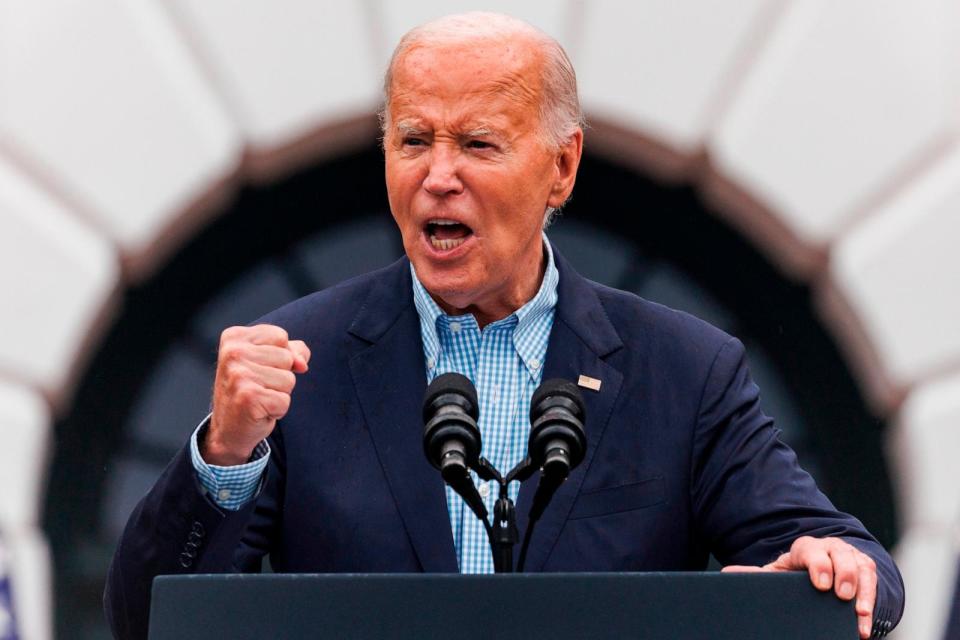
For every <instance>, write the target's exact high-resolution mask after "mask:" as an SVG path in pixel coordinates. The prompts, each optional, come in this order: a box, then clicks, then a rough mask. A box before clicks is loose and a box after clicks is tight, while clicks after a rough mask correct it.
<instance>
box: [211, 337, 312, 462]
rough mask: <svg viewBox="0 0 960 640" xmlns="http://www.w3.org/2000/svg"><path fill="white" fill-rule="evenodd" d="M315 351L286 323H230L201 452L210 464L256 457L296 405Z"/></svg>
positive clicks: (220, 352)
mask: <svg viewBox="0 0 960 640" xmlns="http://www.w3.org/2000/svg"><path fill="white" fill-rule="evenodd" d="M309 360H310V349H308V348H307V345H306V344H304V343H303V341H301V340H290V338H289V336H288V335H287V332H286V331H284V330H283V329H281V328H280V327H275V326H272V325H268V324H260V325H257V326H255V327H230V328H229V329H226V330H225V331H224V332H223V333H222V334H221V335H220V350H219V355H218V356H217V377H216V380H215V381H214V383H213V416H212V417H211V418H210V427H209V430H208V431H207V435H206V438H205V439H204V441H203V442H202V443H200V453H201V455H202V456H203V459H204V460H205V461H206V462H207V463H208V464H215V465H222V466H227V465H236V464H244V463H245V462H247V461H248V460H249V459H250V456H251V454H252V453H253V450H254V448H255V447H256V446H257V444H258V443H259V442H260V441H261V440H263V439H264V438H266V437H267V436H268V435H270V432H272V431H273V428H274V426H276V424H277V420H279V419H280V418H282V417H283V416H284V415H286V413H287V411H288V410H289V409H290V394H291V392H292V391H293V387H294V385H295V384H296V383H297V378H296V376H295V375H294V374H296V373H305V372H306V371H307V362H308V361H309Z"/></svg>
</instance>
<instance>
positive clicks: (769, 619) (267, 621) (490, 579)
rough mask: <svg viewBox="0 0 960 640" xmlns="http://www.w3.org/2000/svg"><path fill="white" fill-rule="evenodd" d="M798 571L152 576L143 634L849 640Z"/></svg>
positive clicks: (829, 604) (835, 605) (164, 637)
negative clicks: (147, 630)
mask: <svg viewBox="0 0 960 640" xmlns="http://www.w3.org/2000/svg"><path fill="white" fill-rule="evenodd" d="M857 637H858V635H857V626H856V613H855V611H854V607H853V603H852V602H843V601H841V600H839V599H837V598H836V597H835V596H834V595H833V593H832V592H827V593H822V592H819V591H817V590H816V589H814V588H813V586H812V585H811V584H810V580H809V578H808V576H807V574H806V573H781V574H756V573H753V574H721V573H538V574H537V573H534V574H512V575H484V576H461V575H450V574H337V575H314V574H267V575H240V574H234V575H192V576H159V577H158V578H156V579H155V581H154V584H153V599H152V606H151V613H150V635H149V638H150V640H214V639H215V638H230V639H232V640H246V639H250V640H254V639H256V640H263V639H264V638H271V639H277V640H279V639H283V640H286V639H290V640H293V639H299V638H331V639H333V638H376V639H380V638H397V639H399V638H417V639H428V638H444V639H447V638H456V639H457V640H467V639H477V640H480V639H483V640H491V639H497V640H500V639H517V640H519V639H523V640H528V639H530V638H551V639H556V640H562V639H565V638H571V639H572V638H577V639H581V638H586V639H594V638H596V639H602V638H643V639H644V640H694V639H696V640H700V639H704V640H705V639H708V638H709V639H710V640H725V639H729V640H754V639H755V640H760V639H769V638H776V639H778V640H794V639H796V640H800V639H801V638H802V639H803V640H843V639H849V640H855V639H856V638H857Z"/></svg>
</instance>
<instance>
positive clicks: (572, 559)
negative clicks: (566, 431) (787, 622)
mask: <svg viewBox="0 0 960 640" xmlns="http://www.w3.org/2000/svg"><path fill="white" fill-rule="evenodd" d="M556 263H557V268H558V269H559V271H560V283H559V292H558V293H559V300H558V303H557V311H556V316H555V320H554V325H553V330H552V333H551V335H550V341H549V347H548V350H547V359H546V364H545V371H544V379H545V380H546V379H549V378H557V377H559V378H565V379H567V380H574V381H575V380H577V378H578V377H579V376H580V375H581V374H584V375H587V376H590V377H592V378H596V379H598V380H601V381H602V386H601V388H600V390H599V391H598V392H594V391H589V390H584V399H585V401H586V413H587V421H586V432H587V437H588V441H589V444H588V448H587V454H586V458H585V460H584V461H583V463H582V464H581V465H580V466H579V467H578V468H577V469H576V470H575V471H574V472H573V474H572V475H571V477H570V478H569V479H568V481H567V482H565V483H564V484H563V486H562V487H561V488H560V489H559V491H558V492H557V494H556V495H555V497H554V498H553V501H552V502H551V504H550V506H549V507H548V509H547V510H546V513H545V514H544V515H543V518H542V519H541V521H540V522H539V524H538V525H537V528H536V530H535V533H534V536H533V540H532V543H531V545H530V549H529V553H528V557H527V569H528V570H531V571H683V570H702V569H704V568H705V567H706V565H707V561H708V556H709V554H710V553H711V552H712V553H713V554H714V555H715V556H716V557H717V559H719V560H720V562H721V563H723V564H754V565H760V564H765V563H767V562H770V561H772V560H773V559H774V558H776V557H777V556H778V555H779V554H780V553H782V552H784V551H786V550H787V549H788V548H789V547H790V544H791V543H792V542H793V540H795V539H796V538H797V537H799V536H801V535H812V536H842V537H844V538H845V539H846V540H848V541H849V542H851V543H852V544H854V545H855V546H856V547H858V548H859V549H861V550H862V551H864V552H866V553H868V554H869V555H870V556H872V557H873V558H874V559H875V560H876V562H877V564H878V567H879V578H880V589H879V600H878V604H877V609H876V611H877V616H878V617H880V618H882V619H892V620H894V621H895V620H898V619H899V617H900V612H901V610H902V603H903V585H902V582H901V579H900V575H899V573H898V571H897V569H896V567H895V566H894V564H893V562H892V561H891V559H890V557H889V556H888V555H887V553H886V552H885V551H884V550H883V548H882V547H881V546H880V545H879V544H878V543H877V542H876V540H875V539H874V538H873V537H872V536H871V535H870V534H869V533H867V531H866V530H865V529H864V527H863V525H862V524H861V523H860V522H859V521H858V520H856V519H855V518H853V517H851V516H849V515H846V514H843V513H839V512H838V511H837V510H836V509H835V508H834V507H833V505H831V504H830V502H829V500H828V499H827V498H826V497H825V496H824V495H823V494H822V493H820V491H818V490H817V488H816V486H815V484H814V481H813V480H812V479H811V478H810V476H809V475H807V473H806V472H804V471H803V470H802V469H801V468H800V467H799V466H798V464H797V460H796V456H795V455H794V453H793V452H792V451H791V450H790V449H789V448H788V447H787V446H785V445H784V444H783V443H782V442H780V440H779V439H778V437H777V434H778V432H777V430H776V429H775V428H774V426H773V423H772V421H771V419H770V418H768V417H767V416H765V415H764V414H763V413H762V412H761V410H760V406H759V401H758V389H757V387H756V386H755V385H754V384H753V382H752V381H751V380H750V377H749V374H748V372H747V368H746V366H745V364H744V353H743V346H742V345H741V343H740V342H739V341H738V340H736V339H735V338H731V337H730V336H728V335H726V334H724V333H723V332H721V331H719V330H718V329H715V328H714V327H711V326H710V325H708V324H706V323H704V322H702V321H700V320H697V319H695V318H693V317H691V316H689V315H686V314H684V313H680V312H677V311H672V310H670V309H667V308H665V307H662V306H660V305H657V304H654V303H651V302H647V301H645V300H642V299H640V298H638V297H636V296H634V295H631V294H628V293H624V292H622V291H617V290H614V289H610V288H607V287H603V286H601V285H598V284H595V283H592V282H589V281H587V280H585V279H584V278H582V277H581V276H579V275H578V274H577V273H576V272H575V271H574V270H573V269H572V268H571V267H570V266H569V264H567V263H566V262H565V261H564V259H563V258H562V257H561V256H560V255H559V253H556ZM262 321H263V322H269V323H272V324H276V325H279V326H282V327H284V328H286V329H287V331H288V332H289V333H290V335H291V337H293V338H299V339H302V340H304V341H305V342H306V343H307V344H308V345H309V347H310V349H311V350H312V359H311V361H310V371H309V373H307V374H305V375H303V376H300V378H299V381H298V383H297V387H296V389H295V390H294V393H293V402H292V405H291V409H290V412H289V413H288V414H287V416H286V417H285V418H284V419H283V420H282V421H280V424H279V425H278V427H277V429H276V430H275V431H274V433H273V435H272V436H271V437H270V445H271V447H272V448H273V454H272V457H271V460H270V464H269V466H268V473H267V476H266V479H265V481H264V484H263V486H262V491H261V493H260V494H259V496H258V498H257V499H256V500H255V501H253V502H251V503H250V504H248V505H247V506H246V507H244V508H242V509H241V510H240V511H237V512H227V511H224V510H221V509H219V508H218V507H217V506H216V505H215V504H214V503H213V502H212V501H211V500H210V499H209V498H207V497H205V496H203V495H202V494H201V491H200V490H199V488H198V484H197V480H196V477H195V473H194V471H193V469H192V466H191V463H190V455H189V451H188V450H187V449H186V448H184V449H183V450H182V451H181V452H180V453H179V454H178V455H177V456H176V458H175V459H174V460H173V461H172V462H171V464H170V465H169V467H168V468H167V469H166V470H165V471H164V473H163V475H162V476H161V478H160V479H159V480H158V482H157V484H156V485H155V486H154V488H153V489H152V490H151V492H150V493H149V494H148V495H147V496H146V497H145V498H144V499H143V501H142V502H141V503H140V504H139V505H138V506H137V508H136V510H135V511H134V513H133V514H132V515H131V517H130V521H129V523H128V525H127V528H126V530H125V532H124V535H123V537H122V539H121V541H120V543H119V545H118V548H117V552H116V556H115V558H114V561H113V564H112V565H111V569H110V575H109V578H108V584H107V590H106V594H105V603H106V609H107V615H108V618H109V619H110V622H111V625H112V627H113V630H114V633H115V635H117V636H118V637H121V638H135V637H145V635H146V627H147V616H148V608H149V593H150V584H151V581H152V579H153V576H155V575H157V574H166V573H184V572H201V573H215V572H235V571H259V568H260V563H261V559H262V557H263V556H264V555H266V554H269V556H270V562H271V565H272V566H273V568H274V570H276V571H278V572H420V571H430V572H456V571H457V559H456V555H455V552H454V547H453V540H452V535H451V533H450V524H449V520H448V515H447V506H446V497H445V493H444V486H443V482H442V480H441V478H440V475H439V473H437V472H436V471H435V470H434V469H433V468H432V467H431V466H430V464H429V463H428V462H427V461H426V459H425V457H424V455H423V451H422V444H421V437H422V431H423V425H422V422H421V418H420V403H421V400H422V398H423V393H424V390H425V387H426V375H425V369H424V366H425V365H424V356H423V349H422V343H421V338H420V326H419V320H418V316H417V312H416V310H415V308H414V305H413V298H412V292H411V281H410V270H409V263H408V262H407V260H406V259H401V260H400V261H398V262H396V263H395V264H393V265H391V266H389V267H387V268H385V269H383V270H380V271H378V272H374V273H371V274H368V275H365V276H361V277H359V278H356V279H353V280H350V281H348V282H345V283H343V284H340V285H338V286H335V287H333V288H331V289H327V290H325V291H322V292H319V293H316V294H313V295H311V296H308V297H306V298H303V299H300V300H298V301H296V302H293V303H291V304H289V305H287V306H285V307H283V308H281V309H279V310H277V311H275V312H273V313H271V314H269V315H268V316H266V317H265V318H263V320H262ZM535 482H536V478H533V479H531V480H528V481H527V482H525V483H524V484H523V485H522V487H521V490H520V497H519V499H518V514H519V523H518V524H519V527H520V530H521V532H522V531H524V530H525V527H526V514H527V512H528V510H529V507H530V504H531V500H532V497H533V491H534V489H535Z"/></svg>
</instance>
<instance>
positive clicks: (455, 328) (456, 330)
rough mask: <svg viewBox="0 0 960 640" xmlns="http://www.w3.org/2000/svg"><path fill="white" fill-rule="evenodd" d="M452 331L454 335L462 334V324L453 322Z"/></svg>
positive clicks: (451, 324)
mask: <svg viewBox="0 0 960 640" xmlns="http://www.w3.org/2000/svg"><path fill="white" fill-rule="evenodd" d="M450 331H453V332H454V333H460V323H459V322H451V323H450Z"/></svg>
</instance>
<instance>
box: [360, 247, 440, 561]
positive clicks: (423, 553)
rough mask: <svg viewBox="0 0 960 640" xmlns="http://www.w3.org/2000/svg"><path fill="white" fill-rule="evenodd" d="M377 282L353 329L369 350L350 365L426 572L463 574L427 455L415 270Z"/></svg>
mask: <svg viewBox="0 0 960 640" xmlns="http://www.w3.org/2000/svg"><path fill="white" fill-rule="evenodd" d="M376 282H377V284H376V285H375V286H374V288H373V290H372V291H371V292H370V295H369V296H368V298H367V300H366V302H365V303H364V305H363V307H362V309H361V311H360V312H359V313H358V314H357V317H356V319H355V320H354V322H353V324H352V325H351V327H350V333H351V334H352V335H354V336H355V337H357V338H360V339H361V340H362V341H363V342H364V343H366V344H363V345H362V346H361V347H360V349H359V350H358V351H357V352H356V353H355V354H354V355H353V356H352V357H351V358H350V373H351V375H352V376H353V382H354V385H355V386H356V390H357V395H358V397H359V400H360V405H361V407H362V409H363V413H364V416H365V418H366V420H367V425H368V426H369V428H370V435H371V437H372V439H373V443H374V447H375V448H376V450H377V455H378V457H379V459H380V464H381V466H382V467H383V471H384V475H385V476H386V479H387V482H388V483H389V485H390V490H391V492H392V493H393V497H394V500H395V501H396V503H397V508H398V510H399V511H400V516H401V517H402V519H403V522H404V526H405V527H406V530H407V534H408V535H409V537H410V541H411V543H412V545H413V548H414V550H415V552H416V554H417V557H418V559H419V560H420V564H421V566H422V567H423V569H424V571H427V572H456V571H457V558H456V551H455V549H454V546H453V534H452V532H451V530H450V519H449V516H448V513H447V500H446V493H445V490H444V485H443V480H442V479H441V478H440V474H439V473H438V472H437V471H436V470H434V469H433V467H431V466H430V464H429V463H428V462H427V459H426V457H425V456H424V454H423V444H422V436H423V424H422V422H421V419H420V404H421V402H422V400H423V394H424V391H425V390H426V374H425V372H424V362H423V346H422V341H421V338H420V324H419V318H418V316H417V313H416V309H415V308H414V305H413V300H412V294H411V280H410V269H409V263H408V262H407V260H406V259H402V260H400V261H398V262H397V263H395V264H394V265H393V266H391V267H388V269H387V270H386V272H385V277H383V278H378V279H377V281H376Z"/></svg>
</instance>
